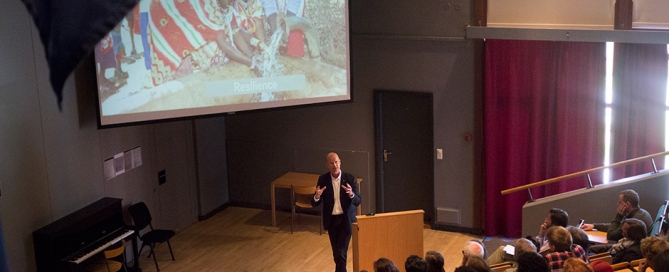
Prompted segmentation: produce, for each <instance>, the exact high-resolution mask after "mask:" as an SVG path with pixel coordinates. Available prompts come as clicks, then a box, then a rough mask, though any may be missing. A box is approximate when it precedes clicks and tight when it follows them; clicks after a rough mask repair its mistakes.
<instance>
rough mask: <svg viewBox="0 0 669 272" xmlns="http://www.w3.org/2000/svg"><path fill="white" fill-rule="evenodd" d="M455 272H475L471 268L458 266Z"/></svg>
mask: <svg viewBox="0 0 669 272" xmlns="http://www.w3.org/2000/svg"><path fill="white" fill-rule="evenodd" d="M455 272H476V270H474V268H471V267H469V266H464V265H463V266H460V267H458V268H455Z"/></svg>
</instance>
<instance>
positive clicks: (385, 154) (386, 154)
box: [383, 149, 393, 162]
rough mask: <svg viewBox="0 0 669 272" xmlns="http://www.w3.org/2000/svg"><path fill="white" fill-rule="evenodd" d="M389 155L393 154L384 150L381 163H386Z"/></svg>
mask: <svg viewBox="0 0 669 272" xmlns="http://www.w3.org/2000/svg"><path fill="white" fill-rule="evenodd" d="M390 154H393V153H391V152H389V151H388V150H386V149H384V150H383V161H384V162H387V161H388V155H390Z"/></svg>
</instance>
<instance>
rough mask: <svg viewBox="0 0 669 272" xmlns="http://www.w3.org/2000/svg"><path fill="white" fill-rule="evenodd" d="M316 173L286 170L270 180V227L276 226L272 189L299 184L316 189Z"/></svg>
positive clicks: (359, 206) (359, 179) (359, 207)
mask: <svg viewBox="0 0 669 272" xmlns="http://www.w3.org/2000/svg"><path fill="white" fill-rule="evenodd" d="M318 176H320V175H317V174H307V173H298V172H288V173H285V174H284V175H283V176H281V177H279V178H278V179H276V180H274V181H272V185H271V186H270V187H271V189H270V198H271V201H272V227H276V203H275V198H274V189H275V188H287V189H290V186H291V185H292V186H300V187H309V186H313V187H314V190H316V189H315V188H316V184H317V183H318ZM357 181H358V191H359V190H360V182H361V181H362V179H361V178H358V180H357ZM361 207H362V204H360V205H358V214H360V213H361V210H362V209H361Z"/></svg>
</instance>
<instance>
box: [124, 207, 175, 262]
mask: <svg viewBox="0 0 669 272" xmlns="http://www.w3.org/2000/svg"><path fill="white" fill-rule="evenodd" d="M128 211H129V212H130V215H132V221H133V222H134V223H135V231H137V232H138V233H139V231H140V230H143V229H145V228H146V227H147V226H148V227H150V228H151V230H150V231H149V232H147V233H145V234H144V235H138V237H139V240H141V241H142V247H140V249H139V252H140V253H141V252H142V249H144V246H146V245H148V246H149V247H150V248H151V253H149V256H147V258H150V257H151V255H153V262H154V263H156V270H157V271H160V268H158V261H157V260H156V254H155V252H154V251H153V249H154V248H155V246H156V244H160V243H164V242H167V246H168V247H169V248H170V255H172V261H174V253H172V245H170V238H172V237H173V236H174V231H173V230H164V229H154V228H153V225H152V224H151V213H150V212H149V208H148V207H146V204H144V202H139V203H135V204H133V205H132V206H130V207H129V208H128Z"/></svg>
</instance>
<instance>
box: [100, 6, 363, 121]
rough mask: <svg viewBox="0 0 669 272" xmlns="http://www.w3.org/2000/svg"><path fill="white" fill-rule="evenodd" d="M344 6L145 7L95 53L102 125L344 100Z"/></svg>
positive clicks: (346, 63) (346, 83) (346, 87)
mask: <svg viewBox="0 0 669 272" xmlns="http://www.w3.org/2000/svg"><path fill="white" fill-rule="evenodd" d="M346 5H347V3H346V1H345V0H325V1H324V0H179V1H176V0H173V1H158V0H153V1H150V0H141V2H140V3H139V5H138V6H137V7H136V8H135V10H133V12H131V13H129V14H128V15H127V16H126V18H125V19H124V20H123V21H122V22H121V23H120V24H119V25H118V26H116V28H115V29H114V30H113V31H111V32H110V33H109V34H108V35H107V36H106V37H104V38H103V39H102V40H101V41H100V43H99V44H98V45H97V46H96V49H95V58H96V70H97V79H98V93H99V96H98V97H99V100H100V118H101V124H102V125H105V124H115V123H123V122H136V121H145V120H151V119H162V118H173V117H183V116H192V115H198V114H211V113H219V112H230V111H240V110H249V109H259V108H266V107H278V106H289V105H299V104H308V103H317V102H329V101H336V100H345V99H350V90H349V89H350V88H349V86H350V82H349V81H350V80H349V78H350V75H349V57H348V55H349V53H348V47H349V46H348V22H347V18H346V17H347V6H346Z"/></svg>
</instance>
